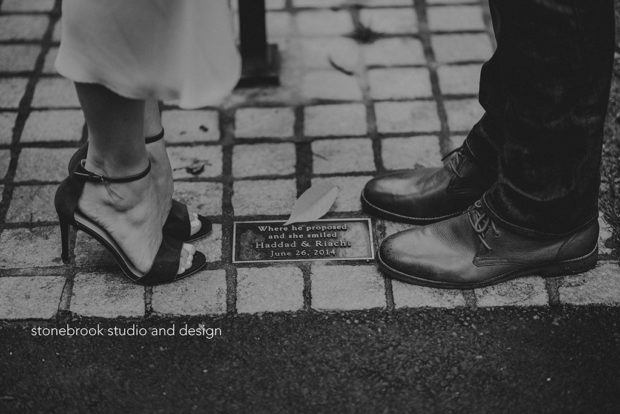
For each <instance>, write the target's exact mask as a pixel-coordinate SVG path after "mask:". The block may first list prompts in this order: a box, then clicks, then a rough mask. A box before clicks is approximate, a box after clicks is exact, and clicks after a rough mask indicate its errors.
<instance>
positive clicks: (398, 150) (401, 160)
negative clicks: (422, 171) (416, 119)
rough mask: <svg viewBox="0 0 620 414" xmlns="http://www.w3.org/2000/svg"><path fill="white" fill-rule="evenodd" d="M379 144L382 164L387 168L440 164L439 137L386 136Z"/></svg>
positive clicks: (408, 167) (396, 168) (395, 168)
mask: <svg viewBox="0 0 620 414" xmlns="http://www.w3.org/2000/svg"><path fill="white" fill-rule="evenodd" d="M381 146H382V153H383V165H384V166H385V168H387V169H388V170H399V169H410V168H414V167H416V166H424V167H435V166H440V165H441V154H440V151H439V139H438V138H437V137H436V136H419V137H410V138H386V139H383V140H382V141H381Z"/></svg>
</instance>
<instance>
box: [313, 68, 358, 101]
mask: <svg viewBox="0 0 620 414" xmlns="http://www.w3.org/2000/svg"><path fill="white" fill-rule="evenodd" d="M302 93H303V95H304V97H306V98H308V99H313V98H314V99H332V100H351V101H358V100H360V99H362V91H361V89H360V87H359V85H358V83H357V80H356V79H355V77H354V76H348V75H345V74H344V73H341V72H338V71H335V70H320V71H319V70H317V71H312V72H308V73H306V74H305V75H304V77H303V81H302Z"/></svg>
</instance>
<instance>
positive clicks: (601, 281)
mask: <svg viewBox="0 0 620 414" xmlns="http://www.w3.org/2000/svg"><path fill="white" fill-rule="evenodd" d="M558 290H559V293H560V301H561V302H562V303H567V304H571V305H594V304H604V305H620V266H619V265H618V263H617V262H599V264H598V266H597V267H596V268H594V269H592V270H590V271H589V272H586V273H584V274H581V275H578V276H567V277H565V278H563V279H562V280H561V283H560V287H559V289H558Z"/></svg>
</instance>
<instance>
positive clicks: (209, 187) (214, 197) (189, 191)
mask: <svg viewBox="0 0 620 414" xmlns="http://www.w3.org/2000/svg"><path fill="white" fill-rule="evenodd" d="M174 198H175V199H176V200H179V201H180V202H182V203H185V204H187V205H188V206H189V207H190V209H191V210H192V211H194V212H196V213H198V214H202V215H203V216H219V215H221V214H222V184H219V183H206V182H182V181H179V182H176V183H174Z"/></svg>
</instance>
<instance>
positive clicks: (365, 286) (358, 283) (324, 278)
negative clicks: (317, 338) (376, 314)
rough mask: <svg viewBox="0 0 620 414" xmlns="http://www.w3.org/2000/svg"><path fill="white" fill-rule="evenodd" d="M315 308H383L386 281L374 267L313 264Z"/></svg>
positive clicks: (312, 276) (384, 304) (313, 304)
mask: <svg viewBox="0 0 620 414" xmlns="http://www.w3.org/2000/svg"><path fill="white" fill-rule="evenodd" d="M311 272H312V273H311V280H312V308H313V309H317V310H330V311H332V310H357V309H372V308H384V307H385V306H386V300H385V282H384V280H383V277H382V276H381V275H380V274H379V272H378V271H377V269H376V267H375V266H326V265H313V266H312V271H311Z"/></svg>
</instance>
